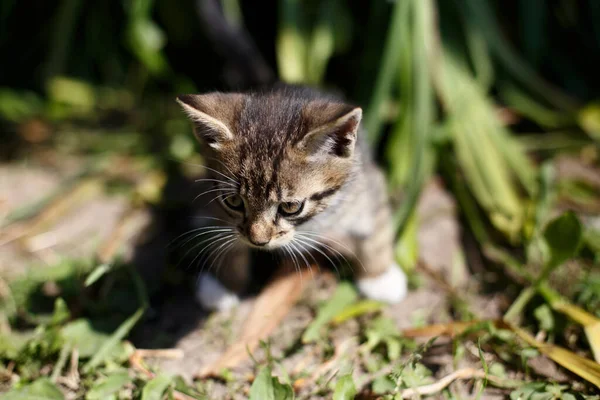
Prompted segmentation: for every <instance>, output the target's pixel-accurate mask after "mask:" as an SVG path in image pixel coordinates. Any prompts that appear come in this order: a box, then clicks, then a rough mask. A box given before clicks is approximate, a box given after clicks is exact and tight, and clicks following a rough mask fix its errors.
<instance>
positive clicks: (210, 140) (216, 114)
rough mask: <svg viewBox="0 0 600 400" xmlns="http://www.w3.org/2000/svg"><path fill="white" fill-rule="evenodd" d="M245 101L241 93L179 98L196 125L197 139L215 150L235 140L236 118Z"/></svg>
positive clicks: (216, 93) (188, 95)
mask: <svg viewBox="0 0 600 400" xmlns="http://www.w3.org/2000/svg"><path fill="white" fill-rule="evenodd" d="M243 101H244V95H243V94H240V93H218V92H215V93H208V94H186V95H182V96H178V97H177V102H178V103H179V104H180V105H181V107H182V108H183V110H184V111H185V113H186V114H187V116H188V117H189V118H190V119H191V120H192V122H193V123H194V133H195V134H196V137H197V138H198V139H199V140H200V141H202V142H204V143H206V144H208V145H209V146H210V147H212V148H213V149H215V150H219V149H221V148H222V147H223V146H225V145H226V144H227V143H228V142H230V141H232V140H233V139H234V134H233V128H234V126H233V125H234V121H235V119H236V116H237V115H238V114H239V112H240V107H241V106H242V104H243Z"/></svg>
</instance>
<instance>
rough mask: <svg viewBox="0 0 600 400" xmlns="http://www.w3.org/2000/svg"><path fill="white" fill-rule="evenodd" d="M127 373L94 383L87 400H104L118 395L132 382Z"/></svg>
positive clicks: (120, 373) (118, 373)
mask: <svg viewBox="0 0 600 400" xmlns="http://www.w3.org/2000/svg"><path fill="white" fill-rule="evenodd" d="M131 380H132V379H131V378H130V377H129V374H128V373H127V371H123V372H117V373H115V374H112V375H108V376H107V377H105V378H103V379H100V380H98V381H96V382H95V383H94V386H92V388H91V389H90V390H89V392H88V393H87V394H86V396H85V398H86V400H103V399H105V398H107V397H108V396H111V395H113V394H115V393H117V392H118V391H119V390H121V388H122V387H123V386H125V385H126V384H127V383H129V382H131Z"/></svg>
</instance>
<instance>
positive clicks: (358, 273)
mask: <svg viewBox="0 0 600 400" xmlns="http://www.w3.org/2000/svg"><path fill="white" fill-rule="evenodd" d="M177 101H178V102H179V103H180V104H181V106H182V107H183V109H184V111H185V112H186V114H187V115H188V117H189V118H190V119H191V121H192V122H193V124H194V132H195V134H196V136H197V138H198V139H199V140H200V142H201V143H202V144H204V146H203V147H204V150H203V151H204V156H205V160H207V161H206V162H207V167H206V168H207V170H208V171H209V172H210V174H209V177H208V178H207V179H206V180H205V181H208V182H210V183H212V184H213V185H212V187H211V188H210V189H209V190H208V191H206V193H207V194H208V193H210V194H211V196H212V200H211V201H205V202H204V203H205V204H206V203H208V204H207V205H206V206H204V207H203V208H202V209H201V210H200V211H199V214H200V215H199V216H198V218H197V220H198V221H201V226H200V227H198V230H197V231H196V232H198V233H196V235H197V236H198V237H200V236H202V235H205V236H203V238H202V239H203V240H201V241H200V243H201V244H202V243H203V244H204V245H205V247H203V248H201V249H202V251H204V250H206V254H208V255H209V256H208V263H205V266H207V267H208V268H203V271H202V272H201V275H200V276H199V279H198V287H197V298H198V300H199V302H200V303H201V305H202V306H203V307H205V308H208V309H221V310H222V309H227V308H230V307H232V306H234V305H236V304H237V303H238V294H240V293H242V292H243V291H244V289H245V288H246V286H247V284H248V281H249V279H250V274H249V262H250V261H249V260H250V257H249V250H250V248H251V247H254V248H259V249H265V250H275V249H278V250H279V251H283V253H284V254H287V256H288V257H290V258H291V259H292V260H293V261H294V262H295V263H302V264H304V263H307V264H308V263H309V262H310V261H312V260H313V259H314V258H315V257H321V258H324V259H326V260H329V261H331V259H332V258H333V257H336V256H343V257H344V258H346V259H349V260H352V263H353V264H354V267H353V271H354V274H355V279H356V283H357V286H358V289H359V291H360V292H361V293H362V294H363V295H365V296H366V297H368V298H371V299H375V300H381V301H386V302H390V303H396V302H399V301H400V300H402V298H403V297H404V295H405V294H406V277H405V275H404V273H403V272H402V270H401V269H400V268H399V267H398V265H396V264H395V262H394V256H393V239H394V230H393V226H392V224H391V218H390V209H389V205H388V199H387V195H386V190H385V182H384V179H383V176H382V173H381V172H380V171H379V169H378V168H377V166H376V165H375V164H374V162H373V160H372V159H371V157H370V155H369V151H368V149H367V147H366V146H365V142H364V140H363V139H362V138H361V135H360V134H359V130H360V121H361V117H362V110H361V109H360V108H358V107H354V106H351V105H348V104H345V103H343V102H342V101H341V100H339V99H337V98H334V97H331V96H328V95H324V94H322V93H320V92H317V91H315V90H312V89H308V88H299V87H290V86H282V87H278V88H275V89H272V90H269V91H263V92H254V93H248V94H242V93H209V94H202V95H182V96H179V97H178V99H177ZM196 246H197V247H198V246H200V245H196ZM198 250H200V248H198ZM194 251H196V250H194Z"/></svg>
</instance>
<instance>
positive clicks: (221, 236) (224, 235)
mask: <svg viewBox="0 0 600 400" xmlns="http://www.w3.org/2000/svg"><path fill="white" fill-rule="evenodd" d="M231 235H233V234H232V233H220V234H218V235H215V237H209V238H207V239H205V240H203V241H201V242H200V243H198V244H195V245H194V246H192V248H190V249H189V250H188V251H187V252H186V253H185V254H184V255H183V257H182V260H185V258H186V257H187V256H188V254H190V253H191V252H192V251H193V250H194V249H196V248H198V247H199V246H202V245H203V244H204V243H206V242H210V241H211V240H212V242H210V243H209V244H208V245H207V246H205V247H204V248H202V250H200V251H199V252H198V254H196V255H195V256H194V258H193V259H192V262H191V263H190V265H191V264H193V263H194V262H195V261H196V259H197V258H198V257H199V256H200V254H202V252H204V251H205V250H206V249H207V248H209V247H210V246H211V245H212V244H213V243H218V242H220V241H221V240H223V239H226V238H228V237H230V236H231ZM213 239H214V240H213Z"/></svg>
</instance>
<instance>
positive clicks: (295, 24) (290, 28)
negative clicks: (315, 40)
mask: <svg viewBox="0 0 600 400" xmlns="http://www.w3.org/2000/svg"><path fill="white" fill-rule="evenodd" d="M302 10H303V8H302V7H301V5H300V2H299V1H298V0H283V1H282V4H280V16H279V21H280V22H279V23H280V25H279V28H278V29H279V30H278V33H277V44H276V46H277V67H278V69H279V76H280V77H281V79H282V80H283V81H285V82H288V83H301V82H306V81H307V74H306V70H307V67H306V60H307V54H308V43H307V39H306V35H305V33H304V30H305V26H304V25H305V24H304V20H303V19H304V18H303V17H304V16H303V14H302Z"/></svg>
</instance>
